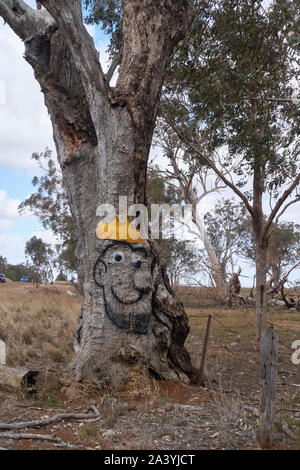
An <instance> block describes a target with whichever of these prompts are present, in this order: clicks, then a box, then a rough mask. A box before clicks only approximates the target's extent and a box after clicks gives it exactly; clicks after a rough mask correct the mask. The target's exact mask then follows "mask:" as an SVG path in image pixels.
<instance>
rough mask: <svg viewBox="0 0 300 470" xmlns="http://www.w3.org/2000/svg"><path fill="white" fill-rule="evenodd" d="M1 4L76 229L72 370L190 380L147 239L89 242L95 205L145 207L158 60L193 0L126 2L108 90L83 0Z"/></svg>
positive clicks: (179, 321)
mask: <svg viewBox="0 0 300 470" xmlns="http://www.w3.org/2000/svg"><path fill="white" fill-rule="evenodd" d="M37 3H38V7H37V9H33V8H31V7H30V6H28V4H26V3H25V2H24V1H22V0H0V16H2V18H3V19H4V20H5V22H7V23H8V24H9V26H10V27H11V28H12V29H13V31H14V32H15V33H16V34H17V35H18V36H19V37H20V38H21V39H22V40H23V42H24V45H25V59H26V60H27V61H28V62H29V64H30V65H31V66H32V68H33V71H34V75H35V78H36V80H37V81H38V82H39V84H40V86H41V90H42V92H43V94H44V97H45V104H46V106H47V108H48V111H49V114H50V118H51V121H52V125H53V136H54V141H55V145H56V150H57V155H58V160H59V163H60V166H61V170H62V174H63V179H64V184H65V187H66V189H67V192H68V198H69V201H70V206H71V211H72V216H73V218H74V221H75V226H76V237H77V250H76V257H77V260H78V275H79V278H80V280H81V282H82V284H83V290H84V302H83V307H82V323H81V328H80V331H79V332H78V335H77V336H78V337H77V342H78V344H77V352H76V355H75V358H74V360H73V361H72V364H71V367H70V371H71V377H73V378H74V379H75V380H76V381H84V380H88V381H92V382H93V383H96V384H97V385H98V386H100V387H108V388H110V389H112V390H115V391H120V390H128V391H129V390H130V391H134V390H136V391H139V390H142V391H143V393H145V392H147V391H150V390H151V386H152V378H151V377H153V376H154V377H156V378H158V377H160V378H163V379H178V378H179V379H184V378H185V379H186V378H187V377H188V378H189V379H190V380H191V381H192V382H194V381H196V380H197V371H196V370H195V369H194V368H193V367H192V365H191V362H190V358H189V355H188V353H187V351H186V349H185V347H184V342H185V339H186V336H187V334H188V323H187V317H186V314H185V312H184V309H183V306H182V304H181V302H180V301H178V300H177V299H176V298H175V297H174V295H173V293H172V291H171V290H170V288H169V286H168V284H167V281H166V279H165V276H164V275H163V272H162V270H161V268H160V265H159V260H158V257H157V254H156V253H157V252H156V249H155V245H154V243H153V242H150V241H145V242H144V243H129V242H126V241H116V240H105V239H99V238H97V237H96V227H97V224H98V222H99V217H97V215H96V211H97V207H98V205H99V204H106V203H109V204H113V205H114V206H115V207H117V205H118V201H119V196H127V198H128V204H137V203H139V204H140V203H142V204H143V203H145V186H146V169H147V160H148V154H149V149H150V145H151V140H152V134H153V129H154V125H155V120H156V115H157V109H158V105H159V99H160V93H161V87H162V83H163V77H164V73H165V69H166V65H167V63H168V62H169V60H170V57H171V54H172V51H173V48H174V46H175V45H176V43H177V42H178V41H179V40H181V39H182V38H183V37H184V35H185V33H186V31H187V29H188V27H189V25H190V24H191V22H192V19H193V5H192V3H193V2H192V1H189V0H123V2H122V9H123V23H122V40H123V44H122V59H121V63H120V70H119V76H118V80H117V83H116V86H115V87H111V86H110V84H109V76H105V74H104V73H103V71H102V69H101V65H100V61H99V54H98V52H97V50H96V49H95V46H94V42H93V40H92V38H91V36H90V35H89V34H88V32H87V29H86V28H85V26H84V22H83V15H82V2H81V0H72V1H71V0H41V1H40V2H37Z"/></svg>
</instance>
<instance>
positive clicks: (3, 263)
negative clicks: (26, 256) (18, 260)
mask: <svg viewBox="0 0 300 470" xmlns="http://www.w3.org/2000/svg"><path fill="white" fill-rule="evenodd" d="M7 266H8V265H7V259H6V258H4V257H3V256H0V272H1V273H2V274H3V273H4V274H5V273H6V270H7Z"/></svg>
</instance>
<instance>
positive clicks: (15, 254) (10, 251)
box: [0, 230, 57, 264]
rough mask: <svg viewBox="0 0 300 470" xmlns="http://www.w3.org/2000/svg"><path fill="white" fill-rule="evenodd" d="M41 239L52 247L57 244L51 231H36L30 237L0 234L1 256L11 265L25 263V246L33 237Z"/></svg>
mask: <svg viewBox="0 0 300 470" xmlns="http://www.w3.org/2000/svg"><path fill="white" fill-rule="evenodd" d="M33 236H36V237H37V238H41V239H42V240H43V241H44V242H46V243H51V244H52V245H53V244H55V243H57V240H56V239H55V237H54V236H53V233H52V232H51V231H50V230H35V231H34V232H32V233H30V234H28V235H16V234H7V233H0V255H1V256H4V257H5V258H6V259H7V260H8V262H9V263H10V264H17V263H23V262H24V261H25V245H26V242H27V241H28V240H30V238H31V237H33Z"/></svg>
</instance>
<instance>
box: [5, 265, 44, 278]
mask: <svg viewBox="0 0 300 470" xmlns="http://www.w3.org/2000/svg"><path fill="white" fill-rule="evenodd" d="M6 277H7V278H8V279H10V280H11V281H17V282H19V281H20V280H21V278H22V277H28V279H29V281H32V282H41V277H40V275H39V273H38V272H37V270H35V269H34V268H32V267H31V266H25V265H24V264H17V265H13V264H9V265H8V267H7V271H6Z"/></svg>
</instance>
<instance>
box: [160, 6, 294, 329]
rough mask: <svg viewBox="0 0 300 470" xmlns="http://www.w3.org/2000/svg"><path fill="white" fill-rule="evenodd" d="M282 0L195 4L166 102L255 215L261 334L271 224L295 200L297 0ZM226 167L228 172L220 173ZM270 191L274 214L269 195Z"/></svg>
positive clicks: (191, 142)
mask: <svg viewBox="0 0 300 470" xmlns="http://www.w3.org/2000/svg"><path fill="white" fill-rule="evenodd" d="M281 3H282V2H276V1H271V2H269V3H268V4H265V2H263V1H260V0H258V1H251V2H244V1H236V0H232V1H231V0H224V1H220V2H219V1H218V2H217V1H211V2H198V3H197V5H198V14H197V18H196V20H195V22H194V25H193V28H192V29H191V33H190V35H189V37H188V38H187V39H186V40H185V41H184V42H183V43H182V44H181V45H180V47H178V49H177V55H176V56H175V59H174V61H173V62H172V64H171V66H170V73H169V75H168V76H169V82H168V84H167V85H166V87H165V93H164V101H163V106H162V108H161V113H162V115H163V117H164V119H165V121H166V122H167V123H168V124H169V125H170V127H171V128H172V129H173V131H174V132H175V133H176V134H177V135H178V136H179V137H180V138H181V140H182V142H184V144H185V145H186V148H187V149H189V151H190V152H193V153H194V156H195V158H198V159H199V160H200V161H201V162H205V163H206V164H207V165H208V166H209V167H210V168H212V169H213V170H214V171H215V173H216V174H217V175H218V177H219V178H220V179H221V181H222V182H223V183H225V184H226V185H227V186H228V187H230V188H231V189H232V190H233V191H234V193H235V194H236V195H237V196H238V197H239V198H240V199H241V201H242V202H243V204H244V205H245V207H246V209H247V210H248V213H249V214H250V216H251V220H252V226H253V232H254V236H255V249H256V311H257V315H256V317H257V337H258V338H260V336H261V335H262V334H263V332H264V330H265V328H266V299H267V289H266V275H267V247H268V244H269V239H270V236H271V226H272V223H273V221H274V220H275V218H276V217H277V216H278V215H279V214H280V213H283V212H284V210H285V208H286V207H287V206H288V205H290V204H291V202H293V201H294V202H297V201H298V200H299V198H298V196H297V193H296V190H297V187H298V185H299V182H300V171H299V106H297V105H296V104H294V103H293V100H292V99H291V98H292V96H293V95H294V93H295V86H297V82H296V78H297V74H296V71H297V68H298V69H299V35H298V33H297V29H296V27H295V25H297V21H298V19H299V17H300V7H299V4H298V3H296V2H293V1H287V2H284V8H282V5H281ZM286 11H288V13H289V14H288V16H287V14H286ZM295 103H296V102H295ZM213 154H217V155H219V157H217V158H216V159H215V158H214V159H212V158H211V156H212V155H213ZM218 160H221V161H222V168H220V167H219V166H218V164H216V161H218ZM226 165H227V166H229V167H230V168H232V178H228V177H227V176H226V174H224V171H223V168H224V166H225V168H226ZM270 192H271V201H272V203H273V205H272V208H271V210H270V211H269V212H268V211H267V210H266V206H265V205H264V197H263V195H264V194H266V195H268V196H269V194H270ZM289 197H291V199H289ZM264 215H265V216H266V217H265V218H264Z"/></svg>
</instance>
